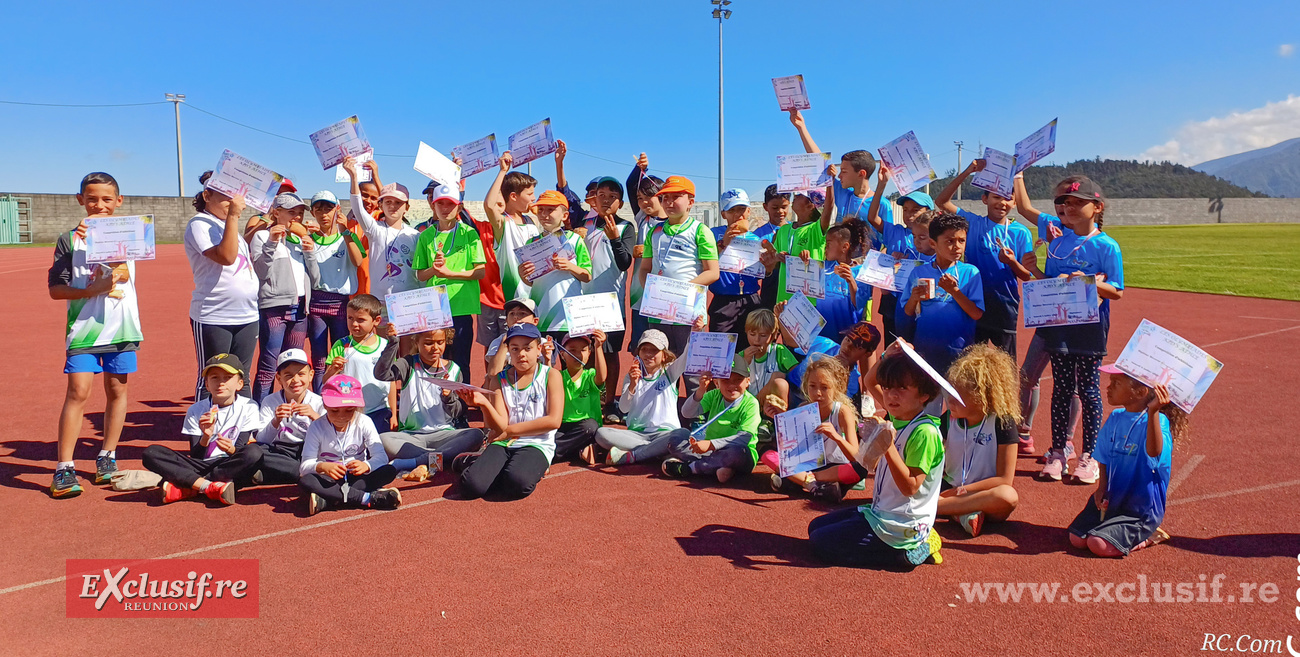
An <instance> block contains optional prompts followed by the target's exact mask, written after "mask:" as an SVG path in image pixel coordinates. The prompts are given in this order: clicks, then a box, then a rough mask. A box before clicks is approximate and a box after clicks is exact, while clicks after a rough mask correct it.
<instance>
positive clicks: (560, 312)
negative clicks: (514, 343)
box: [519, 190, 591, 340]
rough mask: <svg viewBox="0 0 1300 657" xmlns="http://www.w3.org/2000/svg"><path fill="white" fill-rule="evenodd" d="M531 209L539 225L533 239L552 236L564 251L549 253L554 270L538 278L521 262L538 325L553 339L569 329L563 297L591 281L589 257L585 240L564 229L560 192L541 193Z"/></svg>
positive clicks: (564, 205)
mask: <svg viewBox="0 0 1300 657" xmlns="http://www.w3.org/2000/svg"><path fill="white" fill-rule="evenodd" d="M532 210H533V213H534V214H536V215H537V220H538V223H539V224H540V225H541V233H540V234H539V235H538V237H537V238H536V239H544V238H546V237H550V236H552V235H554V236H555V237H557V238H559V240H560V243H561V245H562V247H563V249H565V250H562V251H561V252H560V253H556V254H555V255H553V256H551V264H552V265H553V266H554V267H555V269H553V270H552V271H550V272H548V273H546V274H545V275H542V276H539V277H537V278H533V263H531V262H523V263H520V264H519V277H520V278H521V279H522V280H524V281H527V282H528V284H529V285H530V286H531V287H530V291H529V297H530V298H531V299H532V300H533V303H535V304H536V307H537V317H538V321H537V327H538V328H539V329H540V330H541V331H542V332H543V333H545V334H546V335H547V336H548V337H550V338H551V339H552V340H557V339H562V338H563V337H564V334H565V332H566V331H568V330H569V319H568V317H567V316H566V315H565V314H564V299H565V298H566V297H576V296H581V295H582V285H581V284H582V283H589V282H591V256H590V255H589V254H588V253H587V243H586V242H585V241H583V239H582V238H581V237H580V236H578V234H577V233H573V232H571V231H568V230H565V229H564V227H565V226H566V225H568V223H569V202H568V201H567V200H565V198H564V195H563V194H561V193H559V192H556V191H551V190H547V191H545V192H543V193H542V196H541V198H539V199H537V203H535V204H533V208H532ZM568 250H571V251H572V252H573V257H572V258H569V257H567V253H566V251H568Z"/></svg>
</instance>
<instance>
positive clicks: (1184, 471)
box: [1165, 454, 1205, 495]
mask: <svg viewBox="0 0 1300 657" xmlns="http://www.w3.org/2000/svg"><path fill="white" fill-rule="evenodd" d="M1204 460H1205V455H1204V454H1196V455H1195V456H1193V457H1192V458H1190V459H1187V462H1186V463H1184V464H1183V467H1181V468H1179V469H1178V472H1176V473H1174V478H1173V479H1170V480H1169V487H1168V488H1167V489H1166V492H1165V494H1166V495H1173V494H1174V490H1175V489H1177V488H1178V487H1179V486H1180V485H1182V483H1183V480H1184V479H1186V478H1187V476H1188V475H1190V474H1192V470H1195V469H1196V466H1198V465H1200V464H1201V461H1204Z"/></svg>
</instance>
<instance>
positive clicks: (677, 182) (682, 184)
mask: <svg viewBox="0 0 1300 657" xmlns="http://www.w3.org/2000/svg"><path fill="white" fill-rule="evenodd" d="M676 192H686V193H687V194H690V195H691V196H695V183H693V182H691V181H690V180H687V179H686V177H685V176H668V179H667V180H665V181H664V186H663V187H660V188H659V194H656V196H660V195H663V194H673V193H676Z"/></svg>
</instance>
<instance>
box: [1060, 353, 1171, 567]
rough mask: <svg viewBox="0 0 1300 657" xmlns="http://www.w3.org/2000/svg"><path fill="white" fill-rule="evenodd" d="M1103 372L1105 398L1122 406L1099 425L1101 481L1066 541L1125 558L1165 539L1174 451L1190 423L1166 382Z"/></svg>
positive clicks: (1109, 367)
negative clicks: (1107, 377)
mask: <svg viewBox="0 0 1300 657" xmlns="http://www.w3.org/2000/svg"><path fill="white" fill-rule="evenodd" d="M1101 370H1102V371H1103V372H1106V373H1107V374H1109V375H1110V381H1109V383H1108V385H1107V386H1106V401H1109V402H1110V403H1111V404H1114V405H1116V406H1121V407H1122V408H1117V409H1115V410H1114V411H1111V414H1110V417H1109V418H1106V424H1105V426H1103V427H1102V429H1101V432H1102V435H1101V437H1100V440H1099V441H1098V444H1097V450H1096V458H1097V462H1098V463H1100V464H1101V467H1100V469H1099V475H1098V476H1099V479H1100V483H1098V484H1097V490H1096V492H1095V493H1093V494H1092V496H1091V497H1089V498H1088V502H1087V504H1086V505H1085V506H1084V508H1083V511H1081V512H1080V513H1079V515H1078V516H1077V517H1075V519H1074V522H1072V523H1070V545H1073V546H1074V547H1076V548H1079V549H1083V548H1087V549H1088V551H1089V552H1092V553H1093V554H1095V555H1097V556H1099V557H1123V556H1128V555H1129V554H1130V553H1131V552H1133V551H1134V550H1141V549H1143V548H1148V547H1151V546H1152V545H1156V544H1158V543H1162V542H1164V541H1166V540H1168V539H1169V534H1168V533H1166V532H1165V530H1163V529H1161V528H1160V523H1162V522H1164V518H1165V500H1166V498H1167V497H1168V495H1169V471H1170V469H1171V468H1172V467H1173V460H1172V456H1173V454H1172V452H1173V450H1174V443H1175V442H1182V441H1183V440H1184V439H1185V438H1186V437H1187V430H1188V426H1189V425H1188V418H1187V414H1186V413H1184V412H1183V410H1182V409H1181V408H1178V406H1176V405H1174V404H1172V403H1170V401H1169V390H1168V389H1166V388H1165V386H1163V385H1157V386H1155V387H1154V388H1151V387H1148V386H1146V385H1144V384H1142V383H1141V382H1140V381H1138V380H1136V379H1134V378H1132V377H1130V376H1128V375H1127V374H1125V373H1124V372H1123V371H1122V370H1120V369H1119V368H1118V367H1115V366H1114V365H1107V366H1104V367H1102V368H1101Z"/></svg>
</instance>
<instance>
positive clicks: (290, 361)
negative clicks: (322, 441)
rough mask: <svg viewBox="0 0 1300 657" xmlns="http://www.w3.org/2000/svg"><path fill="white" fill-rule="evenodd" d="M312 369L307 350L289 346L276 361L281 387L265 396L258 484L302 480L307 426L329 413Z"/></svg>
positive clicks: (289, 482) (276, 372)
mask: <svg viewBox="0 0 1300 657" xmlns="http://www.w3.org/2000/svg"><path fill="white" fill-rule="evenodd" d="M311 377H312V369H311V362H310V361H308V360H307V353H306V352H304V351H303V350H301V349H285V350H284V351H281V352H280V357H279V359H278V360H277V362H276V369H275V379H276V380H277V381H279V382H280V389H279V390H278V391H276V392H273V393H271V394H269V395H267V396H266V397H264V398H263V399H262V421H263V422H265V423H266V424H265V426H263V427H262V431H261V432H260V433H258V434H257V443H258V445H260V446H261V448H262V462H261V463H260V464H258V471H259V472H260V473H261V474H260V476H259V475H257V474H254V475H253V483H255V484H292V483H296V482H297V481H298V465H299V463H300V462H301V461H302V441H303V440H305V439H306V438H307V428H308V427H309V426H311V423H312V422H315V421H316V420H317V419H319V418H320V416H321V415H323V414H324V413H325V406H324V404H323V403H322V402H321V398H320V395H318V394H316V393H314V392H312V391H311Z"/></svg>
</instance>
